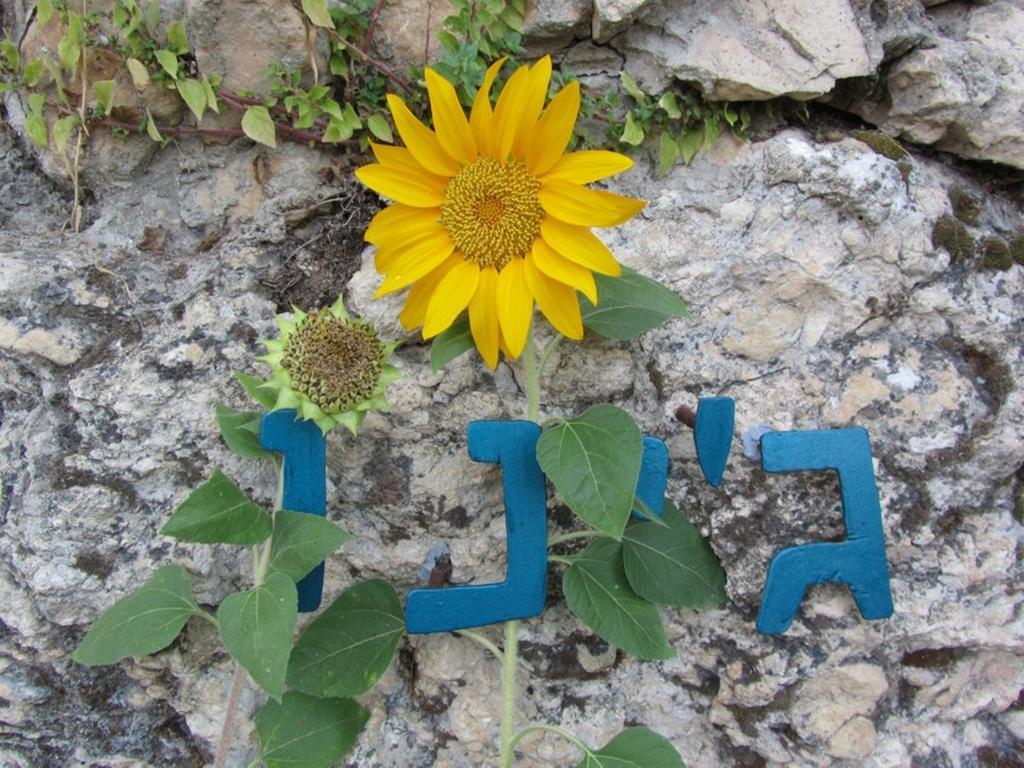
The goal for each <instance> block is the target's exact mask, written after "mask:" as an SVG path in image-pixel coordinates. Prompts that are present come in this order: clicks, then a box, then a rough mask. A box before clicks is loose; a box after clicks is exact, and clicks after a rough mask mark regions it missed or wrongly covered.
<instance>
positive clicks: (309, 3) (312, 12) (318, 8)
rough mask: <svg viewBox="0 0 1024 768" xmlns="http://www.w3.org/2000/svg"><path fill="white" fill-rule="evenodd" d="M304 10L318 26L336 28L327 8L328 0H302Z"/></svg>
mask: <svg viewBox="0 0 1024 768" xmlns="http://www.w3.org/2000/svg"><path fill="white" fill-rule="evenodd" d="M302 11H303V13H305V14H306V16H308V17H309V20H310V21H311V22H313V23H314V24H315V25H316V26H318V27H325V28H326V29H334V21H333V20H332V19H331V14H330V13H329V12H328V10H327V0H302Z"/></svg>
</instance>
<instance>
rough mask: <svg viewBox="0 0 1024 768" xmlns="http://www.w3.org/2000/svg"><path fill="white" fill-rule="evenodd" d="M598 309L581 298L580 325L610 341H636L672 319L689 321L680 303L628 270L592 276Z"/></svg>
mask: <svg viewBox="0 0 1024 768" xmlns="http://www.w3.org/2000/svg"><path fill="white" fill-rule="evenodd" d="M594 279H595V280H596V281H597V306H596V307H595V306H594V305H593V304H591V303H590V301H589V300H588V299H587V298H586V297H583V296H582V295H581V298H580V310H581V312H582V314H583V324H584V325H585V326H586V327H587V328H589V329H590V330H591V331H593V332H594V333H596V334H598V335H600V336H604V337H605V338H609V339H620V340H626V339H635V338H636V337H637V336H639V335H640V334H641V333H646V332H647V331H649V330H651V329H652V328H656V327H657V326H659V325H661V324H662V323H663V322H665V321H666V320H669V319H670V318H673V317H689V314H690V313H689V312H688V311H687V309H686V305H685V304H684V303H683V301H682V299H680V298H679V297H678V296H676V294H675V293H673V292H672V291H671V290H669V289H668V288H666V287H665V286H663V285H662V284H661V283H659V282H657V281H656V280H652V279H651V278H649V277H644V276H643V275H641V274H640V273H639V272H635V271H634V270H632V269H629V268H628V267H623V268H622V274H621V275H619V276H618V277H608V276H607V275H594Z"/></svg>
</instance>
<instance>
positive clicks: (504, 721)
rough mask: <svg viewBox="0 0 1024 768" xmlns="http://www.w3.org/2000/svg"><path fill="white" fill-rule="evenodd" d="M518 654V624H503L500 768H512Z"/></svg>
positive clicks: (513, 622) (512, 622) (516, 622)
mask: <svg viewBox="0 0 1024 768" xmlns="http://www.w3.org/2000/svg"><path fill="white" fill-rule="evenodd" d="M518 653H519V622H518V621H509V622H506V623H505V650H504V651H503V653H502V660H501V661H502V663H501V695H502V707H501V757H500V759H499V761H498V765H499V766H500V768H512V747H513V739H514V738H515V735H514V732H515V727H516V656H517V655H518Z"/></svg>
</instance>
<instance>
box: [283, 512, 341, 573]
mask: <svg viewBox="0 0 1024 768" xmlns="http://www.w3.org/2000/svg"><path fill="white" fill-rule="evenodd" d="M351 538H352V535H351V534H350V533H349V532H348V531H346V530H345V529H344V528H342V527H341V526H340V525H337V524H335V523H332V522H331V521H330V520H327V519H326V518H323V517H320V516H319V515H309V514H306V513H305V512H288V511H286V510H281V511H280V512H278V513H277V514H276V515H274V538H273V541H271V543H270V572H271V573H273V572H275V571H277V572H280V573H284V574H285V575H287V576H288V577H289V578H291V579H292V580H293V581H299V579H301V578H302V577H303V576H305V575H306V574H307V573H309V572H310V571H311V570H313V569H314V568H315V567H316V566H317V565H318V564H319V563H320V562H321V561H323V560H325V559H326V558H327V557H328V556H329V555H331V554H333V553H334V552H336V551H337V550H338V549H340V548H341V546H342V545H343V544H344V543H345V542H346V541H348V540H349V539H351Z"/></svg>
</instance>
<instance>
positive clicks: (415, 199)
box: [356, 163, 444, 208]
mask: <svg viewBox="0 0 1024 768" xmlns="http://www.w3.org/2000/svg"><path fill="white" fill-rule="evenodd" d="M356 178H357V179H359V180H360V181H361V182H363V184H365V185H366V186H368V187H369V188H370V189H372V190H373V191H374V192H378V193H380V194H382V195H384V197H389V198H391V199H392V200H394V201H395V202H397V203H404V204H405V205H411V206H413V207H414V208H438V207H440V205H441V204H442V203H443V202H444V187H438V186H437V185H436V184H435V183H434V182H433V181H431V179H434V178H436V177H435V176H433V175H432V174H429V173H421V174H419V175H415V176H414V175H411V174H408V173H405V172H404V171H401V170H398V169H396V168H392V167H391V166H389V165H380V164H379V163H371V164H370V165H364V166H363V167H362V168H356Z"/></svg>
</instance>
